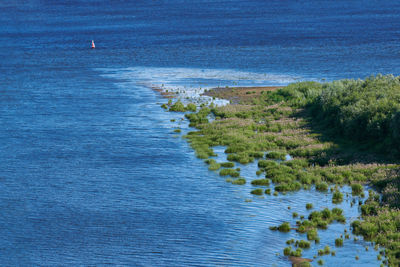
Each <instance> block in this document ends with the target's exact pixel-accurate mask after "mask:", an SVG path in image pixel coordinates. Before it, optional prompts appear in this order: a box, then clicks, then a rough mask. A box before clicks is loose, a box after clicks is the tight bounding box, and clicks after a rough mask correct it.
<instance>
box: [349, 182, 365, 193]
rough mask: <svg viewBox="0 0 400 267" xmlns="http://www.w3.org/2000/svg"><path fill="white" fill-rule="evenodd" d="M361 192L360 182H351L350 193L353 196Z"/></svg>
mask: <svg viewBox="0 0 400 267" xmlns="http://www.w3.org/2000/svg"><path fill="white" fill-rule="evenodd" d="M362 192H363V186H362V185H360V184H352V185H351V194H352V195H353V196H358V195H360V194H361V193H362Z"/></svg>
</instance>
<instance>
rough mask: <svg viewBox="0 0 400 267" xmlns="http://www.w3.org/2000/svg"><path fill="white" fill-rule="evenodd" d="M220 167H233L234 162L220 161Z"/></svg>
mask: <svg viewBox="0 0 400 267" xmlns="http://www.w3.org/2000/svg"><path fill="white" fill-rule="evenodd" d="M221 167H224V168H233V167H235V163H233V162H222V163H221Z"/></svg>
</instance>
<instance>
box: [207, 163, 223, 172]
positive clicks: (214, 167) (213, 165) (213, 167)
mask: <svg viewBox="0 0 400 267" xmlns="http://www.w3.org/2000/svg"><path fill="white" fill-rule="evenodd" d="M219 168H221V164H219V163H216V162H213V163H211V164H210V165H209V166H208V169H209V170H210V171H216V170H218V169H219Z"/></svg>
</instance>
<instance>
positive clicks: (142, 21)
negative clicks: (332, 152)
mask: <svg viewBox="0 0 400 267" xmlns="http://www.w3.org/2000/svg"><path fill="white" fill-rule="evenodd" d="M0 10H1V14H2V16H0V40H1V41H0V56H1V60H0V125H1V128H0V234H1V236H2V238H1V240H0V263H1V265H4V266H40V265H46V266H49V265H50V266H51V265H103V264H104V265H105V264H113V265H134V266H160V265H161V266H185V265H202V266H210V265H211V266H214V265H238V266H271V265H276V266H289V265H290V263H289V262H288V261H287V259H286V258H285V257H282V256H279V255H276V253H280V254H281V253H282V249H283V247H284V246H285V245H284V242H285V240H286V239H288V238H290V237H295V236H296V235H297V234H296V233H290V234H280V233H277V232H272V231H270V230H269V229H268V227H269V226H271V225H276V224H278V223H280V222H281V221H283V220H289V221H291V222H293V219H292V218H291V212H292V211H298V212H299V213H300V214H301V213H306V211H305V210H304V205H305V203H306V202H314V203H317V204H316V206H317V207H324V206H331V204H330V195H329V194H327V195H325V194H321V193H317V192H314V191H305V192H303V191H301V192H298V193H294V194H287V195H285V196H279V197H272V196H271V197H270V196H265V198H263V199H260V198H258V197H253V196H251V195H250V194H249V191H250V188H249V187H250V186H249V185H245V186H235V185H231V184H229V183H226V182H225V181H224V179H223V178H221V177H219V176H218V175H217V174H215V173H214V172H210V171H208V170H207V168H206V166H205V164H204V163H203V162H202V161H201V160H199V159H196V158H195V156H194V153H193V151H192V150H191V149H190V147H189V146H188V144H187V143H186V141H185V140H182V139H181V138H180V136H181V135H177V134H174V133H173V129H175V127H181V128H183V129H185V128H187V126H186V125H187V123H186V122H185V121H180V120H179V119H180V118H182V114H171V113H166V112H165V111H164V110H162V109H161V108H160V104H161V103H163V102H165V100H164V99H162V98H160V96H159V95H158V94H157V93H156V92H154V91H152V90H151V89H150V88H149V87H151V86H163V85H164V87H168V88H169V89H171V90H178V91H183V93H184V94H187V95H185V97H192V96H193V94H196V93H198V92H199V90H201V89H200V88H202V89H204V88H207V87H212V86H226V85H228V86H232V85H282V84H287V83H290V82H292V81H297V80H305V79H307V80H309V79H311V80H318V81H320V80H322V79H327V80H332V79H336V78H346V77H350V78H363V77H365V76H367V75H370V74H374V73H379V72H382V73H394V74H399V73H400V67H399V65H398V62H399V59H400V54H399V52H398V51H400V45H399V42H398V38H397V36H399V30H398V29H399V26H400V18H399V16H398V13H399V11H400V6H399V3H398V2H396V1H386V2H381V1H379V2H378V1H363V2H362V4H360V3H356V2H351V1H334V2H329V3H328V2H321V1H303V2H299V1H284V2H282V1H278V0H276V1H256V0H254V1H238V0H229V1H218V0H217V1H215V0H214V1H206V0H202V1H180V0H171V1H113V2H112V3H106V2H104V1H97V0H87V1H79V0H77V1H69V2H68V3H58V2H57V3H56V2H54V1H39V0H31V1H2V2H1V3H0ZM92 39H94V40H95V42H96V49H95V50H90V49H89V47H90V42H91V40H92ZM173 118H175V119H177V121H176V122H171V121H170V120H171V119H173ZM242 168H243V173H244V174H245V176H246V178H248V179H249V180H251V179H252V177H253V175H254V173H255V169H252V168H254V167H252V166H247V167H244V166H243V167H242ZM247 168H248V170H247ZM246 199H253V201H252V202H246V201H245V200H246ZM346 205H347V206H346ZM348 205H349V204H348V203H346V202H345V203H343V204H342V206H343V208H344V209H345V214H346V216H348V217H349V218H350V217H351V218H353V217H356V216H357V209H356V207H353V208H350V207H348ZM288 206H291V210H290V211H289V210H288V209H287V207H288ZM329 229H330V230H328V231H326V232H324V233H321V244H320V245H319V246H321V247H322V246H324V245H325V244H327V243H328V244H330V245H331V246H332V245H333V244H332V242H333V240H334V238H336V237H337V235H338V234H339V232H341V231H342V230H343V226H341V225H332V226H330V228H329ZM362 245H363V244H362V242H359V243H356V244H354V243H353V242H346V243H345V246H344V247H343V248H340V249H337V256H336V257H331V256H329V257H325V258H326V262H327V264H328V266H332V265H334V264H342V265H343V266H351V264H353V265H354V266H368V265H370V266H375V265H376V264H377V262H376V261H375V258H376V253H375V252H374V251H373V250H371V249H370V251H369V252H368V253H365V252H363V251H364V248H363V246H362ZM316 248H318V247H313V249H312V250H310V252H305V256H307V257H310V256H312V255H313V254H315V251H316V250H315V249H316ZM356 254H357V255H360V260H359V261H355V260H354V257H355V255H356Z"/></svg>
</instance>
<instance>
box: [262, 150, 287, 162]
mask: <svg viewBox="0 0 400 267" xmlns="http://www.w3.org/2000/svg"><path fill="white" fill-rule="evenodd" d="M265 157H266V158H267V159H280V160H285V159H286V153H283V152H277V151H271V152H268V153H267V155H265Z"/></svg>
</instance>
